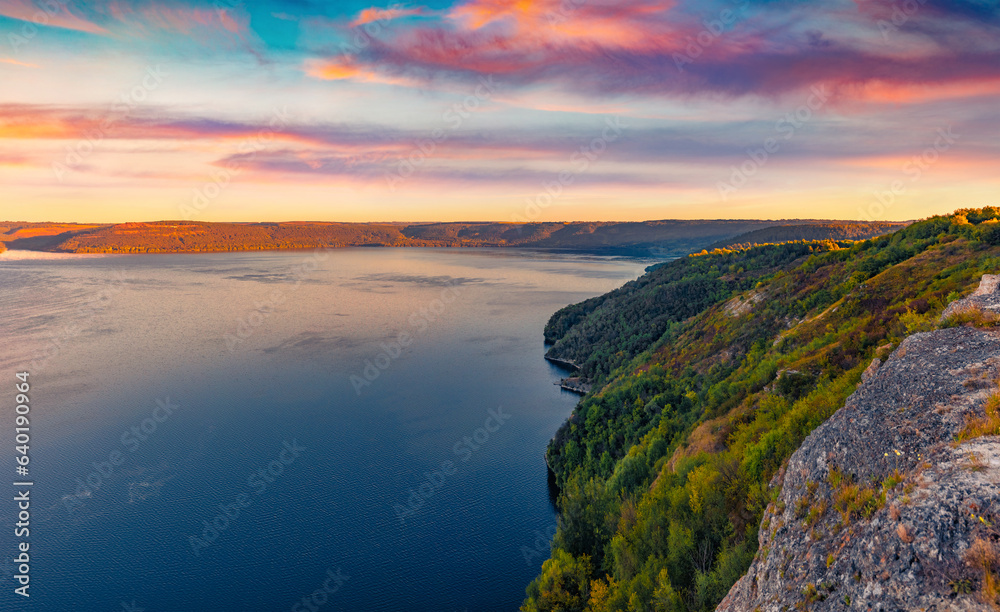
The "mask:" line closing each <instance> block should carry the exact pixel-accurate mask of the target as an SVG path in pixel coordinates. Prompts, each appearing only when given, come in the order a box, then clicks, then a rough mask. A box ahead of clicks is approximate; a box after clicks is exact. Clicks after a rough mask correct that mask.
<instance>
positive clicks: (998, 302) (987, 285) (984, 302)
mask: <svg viewBox="0 0 1000 612" xmlns="http://www.w3.org/2000/svg"><path fill="white" fill-rule="evenodd" d="M976 310H979V311H983V312H993V313H1000V275H997V274H984V275H983V278H982V280H980V281H979V288H978V289H976V292H975V293H973V294H972V295H970V296H968V297H966V298H962V299H961V300H955V301H954V302H952V303H951V304H948V307H947V308H945V310H944V312H943V313H941V320H942V321H943V320H945V319H947V318H948V317H950V316H952V315H956V314H962V313H965V312H970V311H976Z"/></svg>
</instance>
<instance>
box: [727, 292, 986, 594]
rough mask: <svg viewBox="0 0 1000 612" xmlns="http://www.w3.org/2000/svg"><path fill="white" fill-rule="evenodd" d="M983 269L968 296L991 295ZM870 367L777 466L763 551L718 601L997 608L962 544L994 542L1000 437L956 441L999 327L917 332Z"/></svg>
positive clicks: (978, 403) (980, 407)
mask: <svg viewBox="0 0 1000 612" xmlns="http://www.w3.org/2000/svg"><path fill="white" fill-rule="evenodd" d="M987 278H989V279H990V280H989V281H987V279H986V278H984V280H983V285H982V286H981V287H980V290H981V293H980V292H977V294H976V295H975V296H972V297H970V298H967V299H969V300H973V299H978V298H982V299H983V301H984V302H987V306H988V305H989V304H992V303H993V302H988V300H993V299H997V300H998V302H1000V296H997V294H996V293H995V291H994V289H996V287H997V284H998V283H997V280H998V279H1000V277H996V276H993V277H987ZM984 287H985V288H986V289H985V290H984ZM995 296H997V297H995ZM963 301H964V300H963ZM866 374H867V375H866V376H865V380H864V382H862V384H861V385H860V386H859V387H858V389H857V391H856V392H855V393H854V394H853V395H851V397H850V398H849V399H848V400H847V402H846V404H845V406H844V407H843V408H841V409H840V410H839V411H838V412H837V413H836V414H834V415H833V416H832V417H831V418H830V419H829V420H828V421H827V422H826V423H824V424H823V425H821V426H819V427H818V428H817V429H816V430H815V431H813V433H812V434H811V435H810V436H809V437H808V438H807V439H806V441H805V442H804V443H803V445H802V447H801V448H799V449H798V450H797V451H796V452H795V454H794V455H792V457H791V459H790V460H789V462H788V465H787V467H786V468H785V470H784V471H783V472H782V473H779V474H778V475H777V476H776V477H775V480H774V481H773V482H772V485H776V486H779V487H780V494H779V495H778V498H777V501H775V502H774V503H772V504H771V505H770V506H769V507H768V509H767V511H766V512H765V514H764V519H763V521H762V523H761V529H760V534H759V541H760V550H759V552H758V554H757V557H756V558H755V559H754V561H753V564H752V565H751V567H750V570H749V572H748V573H747V574H746V575H745V576H744V577H743V578H742V579H740V581H739V582H738V583H737V584H736V585H735V586H734V587H733V588H732V590H731V591H730V592H729V595H728V596H727V597H726V598H725V599H724V600H723V602H722V603H721V604H720V606H719V608H718V610H723V611H732V612H751V611H755V610H761V611H768V612H770V611H774V612H777V611H784V610H798V609H806V610H884V611H889V610H892V611H896V610H938V611H941V610H995V609H996V607H993V606H990V605H989V604H988V603H986V600H985V599H984V597H983V595H982V593H981V591H982V589H983V585H984V583H985V582H986V581H985V580H984V577H985V576H986V574H985V573H984V571H983V570H982V568H981V567H979V566H977V565H976V564H975V563H974V562H973V561H972V560H971V559H973V558H975V557H976V554H975V550H978V548H976V549H975V550H974V551H973V552H970V548H972V547H973V545H974V543H975V542H976V541H977V540H981V541H983V542H985V543H986V544H987V545H988V546H991V547H992V546H996V547H997V549H1000V545H996V541H997V540H998V539H1000V532H998V527H1000V437H997V436H987V437H979V438H974V439H971V440H968V441H966V442H963V443H961V444H957V443H956V442H955V440H956V438H957V436H958V434H959V432H960V431H962V429H963V428H964V427H965V425H966V423H967V418H968V416H969V415H976V416H981V415H982V414H983V411H984V404H985V402H986V400H987V398H988V397H989V396H990V395H992V394H993V393H995V392H996V390H997V388H996V380H997V378H998V375H1000V333H998V332H996V331H984V330H978V329H973V328H967V327H956V328H951V329H944V330H939V331H934V332H928V333H920V334H915V335H913V336H911V337H909V338H907V339H906V340H905V341H904V342H903V343H902V344H901V345H900V346H899V348H898V349H897V350H896V351H895V352H893V354H892V355H891V356H890V357H889V358H888V359H887V360H886V362H885V363H884V364H882V365H881V367H879V366H876V368H875V369H872V371H870V372H867V373H866ZM981 544H982V542H980V543H979V544H976V545H975V546H976V547H978V546H980V545H981ZM990 550H995V549H994V548H991V549H990ZM996 570H1000V568H998V567H994V569H993V571H996Z"/></svg>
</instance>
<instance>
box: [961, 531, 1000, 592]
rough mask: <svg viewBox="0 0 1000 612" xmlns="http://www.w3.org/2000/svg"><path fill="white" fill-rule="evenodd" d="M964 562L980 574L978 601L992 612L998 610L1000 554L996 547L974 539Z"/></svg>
mask: <svg viewBox="0 0 1000 612" xmlns="http://www.w3.org/2000/svg"><path fill="white" fill-rule="evenodd" d="M965 561H966V563H968V564H969V565H971V566H972V567H974V568H976V569H977V570H978V571H980V572H981V573H982V580H981V582H980V585H979V599H980V600H981V601H982V602H983V603H984V604H986V605H988V606H990V607H991V608H993V609H994V610H1000V578H998V576H997V572H998V571H1000V552H998V551H997V547H996V546H995V545H994V544H992V543H991V542H988V541H986V540H984V539H982V538H976V541H975V542H973V543H972V546H970V547H969V550H968V551H966V553H965ZM953 588H954V587H953Z"/></svg>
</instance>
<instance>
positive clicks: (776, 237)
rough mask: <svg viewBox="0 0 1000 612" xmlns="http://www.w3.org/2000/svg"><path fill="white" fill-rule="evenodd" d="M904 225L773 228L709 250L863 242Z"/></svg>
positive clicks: (885, 223) (784, 226)
mask: <svg viewBox="0 0 1000 612" xmlns="http://www.w3.org/2000/svg"><path fill="white" fill-rule="evenodd" d="M904 225H905V224H901V223H890V222H878V221H874V222H872V223H851V222H836V221H835V222H831V223H814V224H811V225H794V224H790V225H775V226H773V227H765V228H763V229H758V230H753V231H752V232H747V233H746V234H740V235H739V236H736V237H735V238H730V239H728V240H720V241H719V242H716V243H715V244H713V245H711V246H709V247H708V250H710V251H711V250H714V249H723V248H734V247H742V248H748V247H752V246H756V245H759V244H777V243H781V242H792V241H795V240H866V239H868V238H874V237H876V236H881V235H882V234H888V233H890V232H893V231H895V230H897V229H901V228H902V227H903V226H904Z"/></svg>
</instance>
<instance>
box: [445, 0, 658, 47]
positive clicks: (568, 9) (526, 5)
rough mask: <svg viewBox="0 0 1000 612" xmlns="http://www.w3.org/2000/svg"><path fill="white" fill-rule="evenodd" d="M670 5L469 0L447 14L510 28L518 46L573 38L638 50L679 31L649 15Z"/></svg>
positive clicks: (470, 24) (468, 22) (472, 25)
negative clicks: (469, 0) (470, 0)
mask: <svg viewBox="0 0 1000 612" xmlns="http://www.w3.org/2000/svg"><path fill="white" fill-rule="evenodd" d="M675 4H676V2H675V1H673V0H670V1H667V2H642V1H640V2H629V3H623V4H618V5H614V6H608V5H600V6H598V5H593V4H589V3H587V2H586V0H577V1H576V2H574V1H573V0H541V1H536V0H517V1H516V2H510V1H509V0H473V1H472V2H468V3H466V4H461V5H459V6H457V7H455V8H454V9H452V11H451V12H450V13H449V14H448V17H449V18H450V19H452V20H454V21H457V22H459V23H461V24H463V25H464V26H465V27H467V28H469V29H470V30H480V29H482V28H484V27H486V26H488V25H497V26H508V27H512V28H513V30H514V33H513V35H512V36H511V39H512V40H513V41H517V42H520V43H522V44H524V43H529V42H532V43H534V44H545V43H552V42H561V43H567V42H572V43H575V44H580V43H582V44H586V43H592V44H597V45H601V46H611V47H621V48H628V49H640V48H646V47H649V46H650V45H655V46H660V45H662V44H663V38H662V37H664V36H669V35H671V34H676V33H677V32H678V30H676V29H674V28H673V27H671V26H669V25H667V22H666V20H653V19H650V18H651V17H656V16H662V15H664V14H666V13H668V12H669V11H670V10H671V9H672V8H673V7H674V5H675ZM507 42H510V40H508V41H507Z"/></svg>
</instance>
